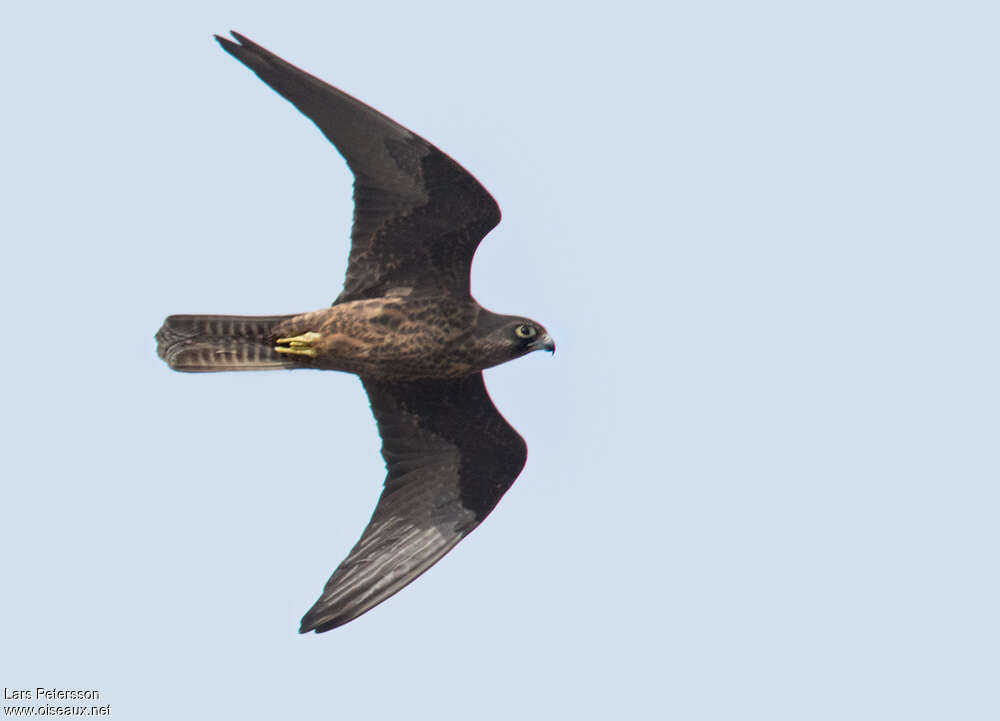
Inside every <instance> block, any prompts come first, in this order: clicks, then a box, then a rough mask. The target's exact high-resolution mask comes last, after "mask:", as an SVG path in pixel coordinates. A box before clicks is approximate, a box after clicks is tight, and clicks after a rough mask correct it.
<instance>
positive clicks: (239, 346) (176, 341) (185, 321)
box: [156, 315, 303, 373]
mask: <svg viewBox="0 0 1000 721" xmlns="http://www.w3.org/2000/svg"><path fill="white" fill-rule="evenodd" d="M291 317H293V316H290V315H270V316H238V315H172V316H170V317H169V318H167V319H166V320H165V321H164V322H163V327H162V328H160V330H159V331H158V332H157V333H156V343H157V347H156V352H157V353H158V354H159V356H160V358H162V359H163V360H165V361H166V362H167V365H169V366H170V367H171V368H173V369H174V370H175V371H186V372H189V373H210V372H214V371H252V370H267V369H271V368H298V367H301V366H302V365H303V364H302V363H301V362H300V361H298V360H296V359H294V358H290V357H289V356H287V355H283V354H281V353H278V352H277V351H275V349H274V341H275V340H276V338H277V336H276V334H275V333H274V328H275V326H277V325H278V324H279V323H280V322H281V321H283V320H287V319H288V318H291Z"/></svg>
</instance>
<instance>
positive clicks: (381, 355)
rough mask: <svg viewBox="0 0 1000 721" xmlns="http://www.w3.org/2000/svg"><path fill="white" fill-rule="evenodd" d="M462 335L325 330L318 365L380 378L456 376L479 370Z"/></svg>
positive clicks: (317, 359) (402, 378) (413, 378)
mask: <svg viewBox="0 0 1000 721" xmlns="http://www.w3.org/2000/svg"><path fill="white" fill-rule="evenodd" d="M464 345H465V344H464V343H462V342H461V340H460V339H447V338H427V337H421V336H419V335H416V334H415V335H409V334H405V333H385V334H381V333H380V334H374V335H373V334H364V335H363V336H362V337H358V336H352V335H347V334H344V333H330V334H324V335H323V337H322V338H321V340H320V341H319V342H318V343H317V348H318V350H319V354H318V355H317V357H316V365H317V366H319V367H323V368H330V369H332V370H340V371H347V372H349V373H357V374H358V375H361V376H365V377H368V378H376V379H381V380H416V379H419V378H457V377H461V376H466V375H469V374H470V373H473V372H475V371H476V370H478V369H477V368H476V367H475V364H474V363H472V362H471V360H470V359H469V357H468V354H467V353H466V352H464V350H463V348H464Z"/></svg>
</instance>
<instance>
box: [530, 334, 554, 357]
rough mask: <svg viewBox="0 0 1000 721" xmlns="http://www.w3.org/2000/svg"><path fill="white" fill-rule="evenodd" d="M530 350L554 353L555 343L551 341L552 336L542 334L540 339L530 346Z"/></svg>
mask: <svg viewBox="0 0 1000 721" xmlns="http://www.w3.org/2000/svg"><path fill="white" fill-rule="evenodd" d="M528 347H529V348H530V349H531V350H547V351H548V352H549V353H555V352H556V342H555V341H554V340H552V336H550V335H549V334H548V333H546V334H544V335H543V336H542V337H541V338H539V339H538V340H536V341H535V342H534V343H532V344H531V345H530V346H528Z"/></svg>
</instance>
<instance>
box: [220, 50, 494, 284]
mask: <svg viewBox="0 0 1000 721" xmlns="http://www.w3.org/2000/svg"><path fill="white" fill-rule="evenodd" d="M232 35H233V37H234V38H236V40H238V41H239V44H237V43H234V42H232V41H231V40H228V39H227V38H223V37H219V36H218V35H216V36H215V37H216V40H218V41H219V44H220V45H222V47H223V49H224V50H226V52H228V53H229V54H230V55H232V56H233V57H235V58H236V59H237V60H239V61H240V62H242V63H243V64H244V65H246V66H247V67H248V68H250V69H251V70H253V71H254V72H255V73H256V74H257V76H258V77H260V79H261V80H263V81H264V82H265V83H267V84H268V85H270V86H271V87H272V88H274V89H275V90H276V91H277V92H279V93H281V95H282V96H284V97H285V99H286V100H288V101H290V102H291V103H292V104H293V105H295V107H297V108H298V109H299V110H301V111H302V112H303V113H304V114H305V115H306V117H308V118H309V119H310V120H312V121H313V122H314V123H316V125H317V126H318V127H319V129H320V130H321V131H323V134H324V135H325V136H326V137H327V138H329V140H330V142H332V143H333V144H334V145H335V146H337V150H339V151H340V154H341V155H343V156H344V159H345V160H346V161H347V164H348V166H350V168H351V171H352V172H353V173H354V228H353V230H352V231H351V255H350V260H349V262H348V266H347V277H346V278H345V281H344V290H343V291H342V292H341V294H340V296H339V297H338V298H337V301H336V302H338V303H339V302H342V301H347V300H359V299H362V298H376V297H380V296H382V295H386V294H387V293H389V292H392V291H393V290H397V291H398V292H402V293H405V292H407V291H406V290H405V289H410V291H409V292H413V293H421V292H435V293H440V292H441V291H446V292H449V293H458V294H465V295H467V294H468V293H469V269H470V267H471V266H472V256H473V254H474V253H475V252H476V247H477V246H478V245H479V242H480V241H481V240H482V239H483V237H484V236H485V235H486V234H487V233H488V232H489V231H490V230H492V229H493V228H494V227H495V226H496V224H497V223H499V222H500V208H499V207H498V206H497V204H496V201H495V200H493V197H492V196H491V195H490V194H489V193H488V192H487V191H486V189H485V188H483V186H481V185H480V184H479V182H478V181H477V180H476V179H475V178H474V177H472V175H470V174H469V172H468V171H467V170H465V168H463V167H462V166H461V165H459V164H458V163H456V162H455V161H454V160H452V159H451V158H449V157H448V156H447V155H445V154H444V153H442V152H441V151H440V150H438V149H437V148H435V147H434V146H433V145H431V144H430V143H428V142H427V141H426V140H424V139H423V138H421V137H420V136H418V135H415V134H414V133H411V132H410V131H409V130H407V129H406V128H404V127H403V126H402V125H400V124H399V123H396V122H394V121H393V120H391V119H390V118H387V117H386V116H385V115H382V113H380V112H378V111H377V110H374V109H372V108H370V107H368V106H367V105H365V104H364V103H362V102H361V101H359V100H356V99H355V98H352V97H351V96H350V95H347V94H346V93H343V92H341V91H340V90H338V89H337V88H335V87H332V86H330V85H327V84H326V83H324V82H323V81H322V80H319V79H318V78H315V77H313V76H312V75H309V74H308V73H306V72H304V71H302V70H299V69H298V68H297V67H295V66H294V65H291V64H289V63H287V62H285V61H284V60H282V59H281V58H279V57H278V56H277V55H275V54H274V53H271V52H269V51H268V50H265V49H264V48H262V47H261V46H259V45H257V44H255V43H253V42H251V41H250V40H248V39H247V38H245V37H243V36H242V35H239V34H238V33H235V32H234V33H233V34H232Z"/></svg>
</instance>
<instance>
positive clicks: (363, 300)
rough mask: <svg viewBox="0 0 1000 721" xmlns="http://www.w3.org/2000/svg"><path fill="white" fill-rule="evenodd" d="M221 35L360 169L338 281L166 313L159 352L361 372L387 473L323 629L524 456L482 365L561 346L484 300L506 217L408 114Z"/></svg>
mask: <svg viewBox="0 0 1000 721" xmlns="http://www.w3.org/2000/svg"><path fill="white" fill-rule="evenodd" d="M232 36H233V39H234V40H235V42H234V40H230V39H228V38H224V37H220V36H218V35H216V36H215V39H216V40H218V42H219V44H220V45H221V46H222V48H223V49H224V50H225V51H226V52H228V53H229V54H230V55H232V56H233V57H235V58H236V59H237V60H239V61H240V62H241V63H243V64H244V65H246V66H247V67H248V68H250V70H252V71H253V72H254V73H256V74H257V76H258V77H259V78H260V79H261V80H263V81H264V82H265V83H267V84H268V85H270V86H271V88H272V89H274V90H275V91H277V92H278V93H279V94H280V95H281V96H282V97H284V98H285V99H286V100H288V101H289V102H291V103H292V104H293V105H294V106H295V107H296V108H298V109H299V110H300V111H301V112H302V113H303V114H304V115H305V116H306V117H308V118H309V119H310V120H312V121H313V122H314V123H315V124H316V126H317V127H318V128H319V129H320V131H322V133H323V135H325V136H326V137H327V139H328V140H330V142H332V143H333V144H334V146H336V148H337V150H338V151H340V154H341V155H343V156H344V159H345V160H346V161H347V165H348V166H349V167H350V169H351V171H352V172H353V174H354V226H353V228H352V230H351V251H350V256H349V259H348V263H347V276H346V278H345V280H344V288H343V290H342V291H341V292H340V295H338V296H337V299H336V300H335V301H334V302H333V305H332V306H331V307H329V308H324V309H322V310H316V311H312V312H308V313H301V314H298V315H281V316H227V315H172V316H170V317H168V318H167V319H166V320H165V321H164V323H163V326H162V327H161V328H160V330H159V332H158V333H157V334H156V340H157V352H158V353H159V356H160V357H161V358H162V359H163V360H164V361H166V362H167V364H168V365H169V366H170V367H171V368H173V369H174V370H178V371H187V372H194V373H198V372H213V371H231V370H266V369H272V368H317V369H323V370H338V371H345V372H348V373H355V374H357V375H358V376H359V377H360V378H361V382H362V384H363V385H364V388H365V391H366V392H367V393H368V399H369V401H370V402H371V408H372V413H373V414H374V416H375V422H376V424H377V426H378V431H379V435H380V436H381V437H382V457H383V458H384V459H385V465H386V470H387V474H386V478H385V484H384V488H383V490H382V495H381V497H380V498H379V501H378V505H377V506H376V507H375V512H374V514H373V515H372V518H371V521H370V522H369V523H368V526H367V527H366V528H365V530H364V532H363V533H362V535H361V538H360V539H359V540H358V542H357V544H355V546H354V548H352V549H351V551H350V553H349V554H348V555H347V558H345V559H344V560H343V561H342V562H341V563H340V565H339V566H337V568H336V570H334V572H333V575H332V576H331V577H330V580H329V581H328V582H327V584H326V587H325V588H324V590H323V593H322V594H321V595H320V597H319V599H318V600H317V601H316V603H315V604H314V605H313V607H312V608H311V609H310V610H309V611H308V612H307V613H306V615H305V616H304V617H303V618H302V624H301V626H300V628H299V632H300V633H307V632H309V631H315V632H317V633H321V632H323V631H329V630H330V629H332V628H336V627H338V626H342V625H343V624H345V623H347V622H348V621H351V620H352V619H354V618H357V617H358V616H360V615H361V614H362V613H365V612H366V611H368V610H369V609H371V608H372V607H374V606H376V605H377V604H379V603H381V602H382V601H384V600H385V599H387V598H389V597H390V596H392V595H393V594H394V593H396V592H397V591H399V590H400V589H402V588H403V587H404V586H406V585H407V584H408V583H410V582H411V581H413V580H414V579H415V578H416V577H417V576H419V575H420V574H422V573H423V572H424V571H426V570H427V569H428V568H430V567H431V566H432V565H434V564H435V563H436V562H437V561H438V560H440V559H441V557H442V556H444V555H445V554H446V553H447V552H448V551H450V550H451V549H452V548H453V547H454V546H455V544H457V543H458V542H459V541H461V540H462V539H463V538H464V537H465V536H467V535H468V534H469V533H470V532H471V531H472V530H473V529H474V528H475V527H476V526H478V525H479V524H480V523H481V522H482V520H483V519H484V518H485V517H486V516H487V515H488V514H489V513H490V511H492V510H493V508H494V507H495V506H496V504H497V503H498V502H499V500H500V498H501V496H503V494H504V493H506V492H507V489H509V488H510V487H511V485H512V484H513V483H514V479H516V478H517V476H518V475H519V474H520V472H521V469H522V468H523V467H524V463H525V460H526V458H527V447H526V446H525V443H524V439H523V438H521V436H520V435H519V434H518V433H517V431H515V430H514V429H513V428H512V427H511V426H510V424H509V423H507V421H506V420H504V417H503V416H502V415H500V412H499V411H498V410H497V409H496V406H494V405H493V402H492V401H491V400H490V396H489V394H488V393H487V391H486V386H485V385H484V383H483V374H482V371H483V369H484V368H490V367H492V366H495V365H499V364H500V363H505V362H507V361H509V360H513V359H514V358H518V357H520V356H523V355H525V354H527V353H531V352H532V351H536V350H547V351H550V352H554V351H555V343H554V341H553V340H552V337H551V336H550V335H549V334H548V332H547V331H546V330H545V328H544V327H543V326H542V325H541V324H540V323H538V322H536V321H533V320H531V319H529V318H525V317H522V316H515V315H499V314H497V313H492V312H490V311H488V310H486V309H485V308H483V307H482V306H480V305H479V304H478V303H477V302H476V301H475V299H474V298H473V297H472V294H471V292H470V288H469V272H470V268H471V265H472V257H473V255H474V254H475V252H476V248H477V247H478V245H479V243H480V241H482V239H483V237H484V236H485V235H486V234H487V233H488V232H489V231H490V230H492V229H493V228H494V227H495V226H496V225H497V223H499V222H500V208H499V207H498V206H497V203H496V201H495V200H494V199H493V197H492V196H491V195H490V194H489V193H488V192H487V191H486V190H485V189H484V188H483V186H482V185H480V184H479V182H478V181H477V180H476V179H475V178H474V177H473V176H472V175H471V174H470V173H469V172H468V171H466V170H465V169H464V168H463V167H462V166H460V165H459V164H458V163H456V162H455V161H454V160H452V159H451V158H449V157H448V156H447V155H445V154H444V153H442V152H441V151H440V150H438V149H437V148H436V147H434V146H433V145H431V144H430V143H428V142H427V141H426V140H424V139H423V138H421V137H420V136H418V135H416V134H414V133H412V132H410V131H409V130H407V129H406V128H404V127H403V126H402V125H399V124H398V123H396V122H395V121H393V120H392V119H390V118H388V117H386V116H385V115H383V114H381V113H379V112H378V111H376V110H374V109H373V108H370V107H368V106H367V105H365V104H364V103H362V102H361V101H359V100H356V99H355V98H353V97H351V96H350V95H347V94H346V93H343V92H341V91H340V90H338V89H337V88H334V87H332V86H330V85H328V84H326V83H324V82H323V81H322V80H320V79H318V78H316V77H314V76H312V75H310V74H308V73H306V72H304V71H303V70H300V69H299V68H297V67H295V66H294V65H291V64H289V63H287V62H285V61H284V60H282V59H281V58H279V57H278V56H277V55H275V54H273V53H271V52H269V51H268V50H266V49H264V48H262V47H261V46H260V45H257V44H256V43H254V42H252V41H250V40H248V39H247V38H245V37H243V36H242V35H240V34H238V33H235V32H234V33H232Z"/></svg>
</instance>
